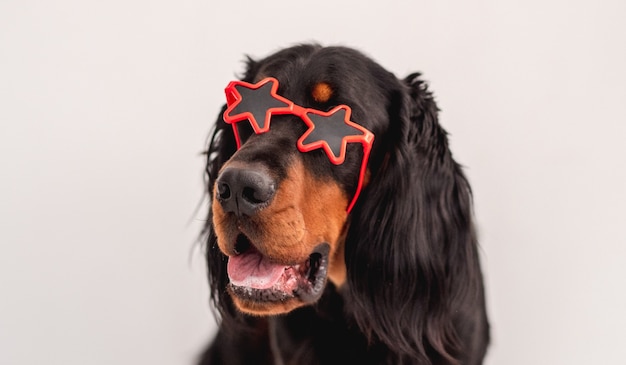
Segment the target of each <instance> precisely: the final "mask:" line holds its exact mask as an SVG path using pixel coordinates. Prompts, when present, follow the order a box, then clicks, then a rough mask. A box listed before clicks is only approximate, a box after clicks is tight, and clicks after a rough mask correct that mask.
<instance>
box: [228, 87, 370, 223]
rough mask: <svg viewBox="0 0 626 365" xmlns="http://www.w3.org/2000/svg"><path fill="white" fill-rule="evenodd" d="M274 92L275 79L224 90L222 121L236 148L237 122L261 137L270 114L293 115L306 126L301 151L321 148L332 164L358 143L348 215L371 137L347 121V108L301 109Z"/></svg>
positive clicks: (337, 163) (368, 150) (340, 159)
mask: <svg viewBox="0 0 626 365" xmlns="http://www.w3.org/2000/svg"><path fill="white" fill-rule="evenodd" d="M277 90H278V80H276V79H275V78H273V77H268V78H265V79H263V80H261V81H259V82H258V83H256V84H250V83H247V82H243V81H232V82H231V83H229V84H228V86H227V87H226V90H225V91H226V103H227V105H228V107H227V109H226V111H225V112H224V121H225V122H226V123H228V124H230V125H232V127H233V133H234V135H235V141H236V143H237V149H239V148H240V147H241V138H240V133H239V130H238V128H237V123H238V122H241V121H243V120H248V121H249V122H250V125H251V126H252V129H253V130H254V133H256V134H262V133H265V132H267V131H269V130H270V121H271V117H272V115H281V114H289V115H295V116H297V117H299V118H300V119H301V120H302V121H303V122H304V123H305V124H306V125H307V127H308V129H307V131H306V132H305V133H304V134H303V135H302V136H301V137H300V138H298V141H297V142H296V146H297V147H298V150H299V151H300V152H309V151H312V150H315V149H318V148H321V149H322V150H323V151H324V152H325V153H326V155H327V156H328V159H329V160H330V162H332V163H333V164H335V165H341V164H342V163H343V162H344V161H345V158H346V149H347V146H348V143H360V144H361V145H362V146H363V159H362V161H361V170H360V173H359V181H358V184H357V188H356V191H355V193H354V197H353V198H352V201H351V202H350V204H349V205H348V209H347V211H348V212H350V211H351V210H352V208H353V207H354V204H355V203H356V200H357V198H358V197H359V194H360V193H361V189H362V188H363V180H364V178H365V172H366V168H367V160H368V158H369V155H370V151H371V149H372V143H373V142H374V134H373V133H372V132H370V131H369V130H367V129H366V128H364V127H362V126H360V125H358V124H356V123H354V122H352V121H351V120H350V114H351V109H350V107H349V106H347V105H339V106H336V107H334V108H333V109H331V110H330V111H328V112H323V111H321V110H316V109H311V108H304V107H302V106H300V105H297V104H295V103H294V102H292V101H291V100H289V99H287V98H284V97H282V96H280V95H278V94H277Z"/></svg>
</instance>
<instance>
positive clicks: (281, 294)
mask: <svg viewBox="0 0 626 365" xmlns="http://www.w3.org/2000/svg"><path fill="white" fill-rule="evenodd" d="M329 251H330V245H329V244H327V243H322V244H320V245H318V246H316V247H315V249H314V250H313V253H312V254H311V255H310V256H309V258H308V259H307V260H306V261H305V262H303V263H302V264H297V265H291V266H285V269H284V273H283V276H282V277H281V279H279V280H278V282H276V283H275V284H274V285H273V286H271V287H269V288H254V287H250V286H247V285H237V284H235V283H232V282H231V283H230V284H229V286H230V288H231V292H232V293H233V294H235V295H237V296H239V297H242V298H244V299H247V300H252V301H263V302H273V301H284V300H287V299H290V298H298V299H300V300H301V301H303V302H314V301H316V300H317V299H318V298H319V297H320V296H321V294H322V292H323V288H324V286H325V284H326V276H327V271H328V270H327V268H328V253H329ZM288 271H289V272H288ZM294 275H295V276H294Z"/></svg>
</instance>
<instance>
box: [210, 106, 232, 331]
mask: <svg viewBox="0 0 626 365" xmlns="http://www.w3.org/2000/svg"><path fill="white" fill-rule="evenodd" d="M225 111H226V105H224V106H222V109H221V111H220V113H219V116H218V118H217V120H216V121H215V124H214V126H213V129H212V133H210V135H209V139H208V143H207V145H208V146H207V150H206V152H205V153H206V167H205V179H204V183H205V189H206V194H207V200H208V202H209V210H208V217H207V220H206V222H205V226H204V229H203V232H202V236H203V241H204V242H205V243H206V247H205V255H206V261H207V270H208V271H207V276H208V281H209V286H210V289H211V290H210V294H211V302H212V304H213V305H212V308H213V309H214V310H216V311H217V314H218V316H217V317H218V318H220V319H221V320H222V321H226V322H231V321H232V320H233V319H235V318H236V317H237V316H238V313H237V311H236V310H235V307H234V304H233V302H232V299H231V298H230V296H229V295H228V294H227V292H226V285H227V284H228V274H227V271H226V268H227V262H228V260H227V258H226V256H225V255H224V254H223V253H222V252H221V251H220V250H219V248H218V246H217V236H216V235H215V230H214V228H213V212H212V209H211V202H212V197H213V189H214V186H215V180H216V179H217V176H218V173H219V171H220V169H221V168H222V165H224V163H225V162H226V161H228V159H229V158H230V157H231V156H232V155H233V154H234V153H235V151H236V150H237V145H236V142H235V136H234V134H233V131H232V128H231V127H230V125H228V124H226V123H224V120H223V119H222V115H223V114H224V112H225ZM226 327H231V326H226Z"/></svg>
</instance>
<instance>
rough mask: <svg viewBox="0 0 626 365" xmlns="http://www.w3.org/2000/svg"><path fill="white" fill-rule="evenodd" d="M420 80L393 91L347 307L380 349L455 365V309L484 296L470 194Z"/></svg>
mask: <svg viewBox="0 0 626 365" xmlns="http://www.w3.org/2000/svg"><path fill="white" fill-rule="evenodd" d="M419 76H420V75H419V74H412V75H410V76H408V77H407V78H406V79H404V80H403V81H400V80H398V85H397V87H395V89H394V90H392V91H391V92H390V95H391V96H390V102H389V110H388V112H389V128H388V130H387V132H386V133H385V134H383V135H382V136H378V135H377V136H376V138H377V139H379V140H378V141H377V142H378V146H375V150H374V152H373V155H376V156H383V157H382V158H380V160H379V161H378V162H374V163H373V164H372V169H373V171H372V178H371V180H370V182H369V184H368V186H367V188H366V189H364V191H363V194H362V195H361V197H360V198H359V200H358V201H357V204H356V205H355V208H354V210H353V213H352V217H351V223H350V228H349V233H348V236H347V240H346V265H347V270H348V283H347V284H348V285H347V288H346V289H347V294H348V296H349V300H347V301H346V302H347V303H349V305H351V308H352V311H353V313H354V316H355V319H356V321H357V323H358V324H359V326H360V327H361V329H363V330H364V331H365V332H366V333H368V334H369V335H370V337H371V339H372V340H374V341H382V342H383V343H385V344H386V345H387V346H389V347H390V348H391V349H392V350H394V351H396V352H397V353H398V354H406V355H408V356H411V357H412V358H415V357H420V358H422V359H423V360H424V363H430V362H428V360H427V358H428V357H429V356H438V357H440V358H441V360H442V361H443V363H452V364H454V363H455V360H454V357H455V354H456V353H458V351H459V350H460V349H459V341H458V334H457V333H455V330H454V328H453V327H452V323H453V317H454V312H455V311H459V310H460V308H458V307H455V306H456V305H457V304H454V303H458V302H460V303H463V302H467V301H469V300H474V299H471V297H472V296H477V294H478V291H479V290H480V289H479V288H478V286H479V284H478V283H477V280H479V277H478V276H480V273H479V269H478V261H477V260H478V258H477V255H476V249H475V246H476V242H475V234H474V230H473V226H472V217H471V215H472V211H471V210H472V208H471V191H470V188H469V185H468V182H467V180H466V178H465V177H464V175H463V173H462V171H461V167H460V166H459V165H458V164H457V163H456V162H455V161H454V160H453V158H452V155H451V152H450V150H449V148H448V139H447V134H446V132H445V131H444V130H443V128H442V127H441V126H440V125H439V123H438V120H437V114H438V109H437V106H436V104H435V101H434V99H433V96H432V94H431V93H430V92H429V91H428V89H427V86H426V84H425V83H424V82H423V81H421V80H420V79H419Z"/></svg>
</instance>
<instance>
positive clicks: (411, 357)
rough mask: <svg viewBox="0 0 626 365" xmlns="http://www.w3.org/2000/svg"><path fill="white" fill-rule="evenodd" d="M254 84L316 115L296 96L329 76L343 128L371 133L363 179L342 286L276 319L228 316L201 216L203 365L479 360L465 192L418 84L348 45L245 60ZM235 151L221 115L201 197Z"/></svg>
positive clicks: (481, 330) (480, 338) (349, 187)
mask: <svg viewBox="0 0 626 365" xmlns="http://www.w3.org/2000/svg"><path fill="white" fill-rule="evenodd" d="M302 70H306V72H304V73H303V72H302ZM259 75H264V76H265V75H271V76H274V77H276V78H278V79H279V80H280V81H281V93H282V94H283V95H289V97H290V98H291V99H292V100H294V101H296V102H297V103H300V105H310V106H313V107H317V108H320V107H323V106H320V105H316V104H315V103H314V102H313V101H311V100H307V99H306V98H305V97H304V96H301V95H306V94H302V93H298V92H297V90H299V89H302V88H306V85H307V82H308V80H307V76H308V75H315V77H320V78H321V79H329V80H333V84H334V85H336V87H337V89H336V92H335V94H334V96H333V99H332V100H331V103H332V104H333V105H338V104H346V105H349V106H350V107H351V108H352V111H353V118H352V120H354V121H356V122H357V123H359V124H361V125H363V126H365V127H366V128H368V129H369V130H370V131H372V132H373V133H374V135H375V136H376V137H375V143H374V148H373V150H372V154H371V157H370V162H369V165H368V167H369V169H370V171H371V179H370V181H369V184H368V185H367V187H366V188H365V189H364V190H363V192H362V194H361V196H360V197H359V199H358V201H357V203H356V205H355V207H354V209H353V210H352V212H351V213H350V218H349V219H350V228H349V231H348V235H347V238H346V251H345V252H346V259H345V261H346V267H347V274H348V277H347V283H346V284H345V285H343V286H342V288H341V290H337V289H336V288H335V287H334V286H333V285H332V284H330V283H329V284H328V285H327V288H326V289H325V293H324V295H323V296H322V298H321V299H320V300H319V302H317V303H316V304H315V305H314V306H309V307H304V308H300V309H296V310H294V311H292V312H291V313H288V314H286V315H280V316H275V317H270V318H261V317H251V316H247V315H243V314H241V313H240V312H238V311H237V310H236V308H235V307H234V305H233V302H232V300H231V298H230V297H229V295H228V293H227V292H226V290H225V287H226V285H227V283H228V277H227V274H226V264H227V258H226V256H224V255H223V254H222V253H221V252H220V250H219V249H218V247H217V244H216V236H215V233H214V231H213V227H212V224H211V222H212V217H211V214H209V217H208V221H207V226H206V228H205V232H204V233H205V235H206V244H207V246H206V257H207V264H208V278H209V283H210V287H211V298H212V302H213V305H214V308H215V309H216V310H217V313H216V314H217V315H218V317H219V318H220V327H219V331H218V333H217V335H216V338H215V340H214V342H213V343H212V344H211V346H209V348H208V349H207V350H206V352H205V353H204V354H203V355H202V357H201V360H200V362H199V363H201V364H203V365H206V364H279V363H284V364H299V365H304V364H394V365H395V364H424V365H425V364H433V365H434V364H464V365H478V364H481V363H482V361H483V358H484V356H485V352H486V349H487V346H488V342H489V325H488V321H487V315H486V310H485V301H484V289H483V281H482V274H481V269H480V264H479V257H478V245H477V239H476V233H475V230H474V226H473V218H472V214H473V212H472V199H471V190H470V186H469V184H468V181H467V179H466V178H465V176H464V174H463V172H462V169H461V167H460V166H459V165H458V164H457V163H456V162H455V161H454V159H453V157H452V155H451V152H450V150H449V148H448V138H447V134H446V132H445V131H444V129H443V128H442V127H441V126H440V125H439V123H438V121H437V113H438V109H437V106H436V104H435V101H434V100H433V96H432V94H431V92H430V91H429V90H428V89H427V86H426V84H425V82H424V81H422V80H421V79H420V74H418V73H415V74H412V75H409V76H408V77H406V78H405V79H403V80H400V79H398V78H396V77H395V76H394V75H393V74H391V73H389V72H388V71H386V70H384V69H383V68H382V67H380V66H379V65H378V64H376V63H375V62H374V61H372V60H371V59H370V58H368V57H366V56H364V55H363V54H361V53H360V52H358V51H355V50H353V49H349V48H345V47H321V46H318V45H299V46H295V47H291V48H288V49H285V50H282V51H280V52H278V53H277V54H275V55H272V56H270V57H268V58H266V59H264V60H260V61H253V60H251V59H249V60H248V62H247V70H246V72H245V74H244V75H243V77H242V80H244V81H248V82H255V81H257V80H256V78H258V77H259ZM310 77H313V76H310ZM220 87H221V86H220ZM358 150H359V148H358V147H357V149H356V150H355V151H351V150H349V154H350V156H353V158H352V160H353V161H352V162H350V160H349V161H347V163H352V165H353V167H350V168H349V169H335V170H333V171H332V172H331V175H332V177H333V178H334V179H336V180H337V181H339V182H340V183H341V185H342V186H344V187H345V189H346V191H348V192H349V193H350V192H353V191H354V188H355V187H354V173H353V172H351V173H350V174H348V173H346V172H342V171H354V170H355V169H358V159H359V158H360V156H359V152H357V151H358ZM235 151H236V147H235V141H234V137H233V134H232V130H231V127H230V126H229V125H227V124H225V123H224V122H223V121H222V119H221V113H220V116H219V118H218V121H217V122H216V125H215V129H214V132H213V134H212V136H211V137H210V140H209V146H208V151H207V156H208V159H207V167H206V173H207V174H206V176H207V182H206V184H207V185H206V186H207V188H208V194H209V196H212V193H213V191H212V190H213V185H214V182H215V179H216V178H217V176H218V171H219V169H220V167H221V166H222V165H223V164H224V163H225V162H226V161H227V160H228V159H229V158H230V157H231V156H232V155H233V153H234V152H235ZM307 161H309V162H308V164H307V166H308V167H310V168H311V169H315V168H318V169H320V170H323V168H320V167H316V166H315V165H316V164H318V163H319V161H320V160H319V159H315V158H313V157H311V158H310V159H309V160H307ZM319 173H320V174H322V173H324V172H319ZM342 174H343V175H342ZM276 352H279V353H280V356H276V355H277V354H276ZM278 357H279V358H280V359H282V361H283V362H277V360H276V358H278Z"/></svg>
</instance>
